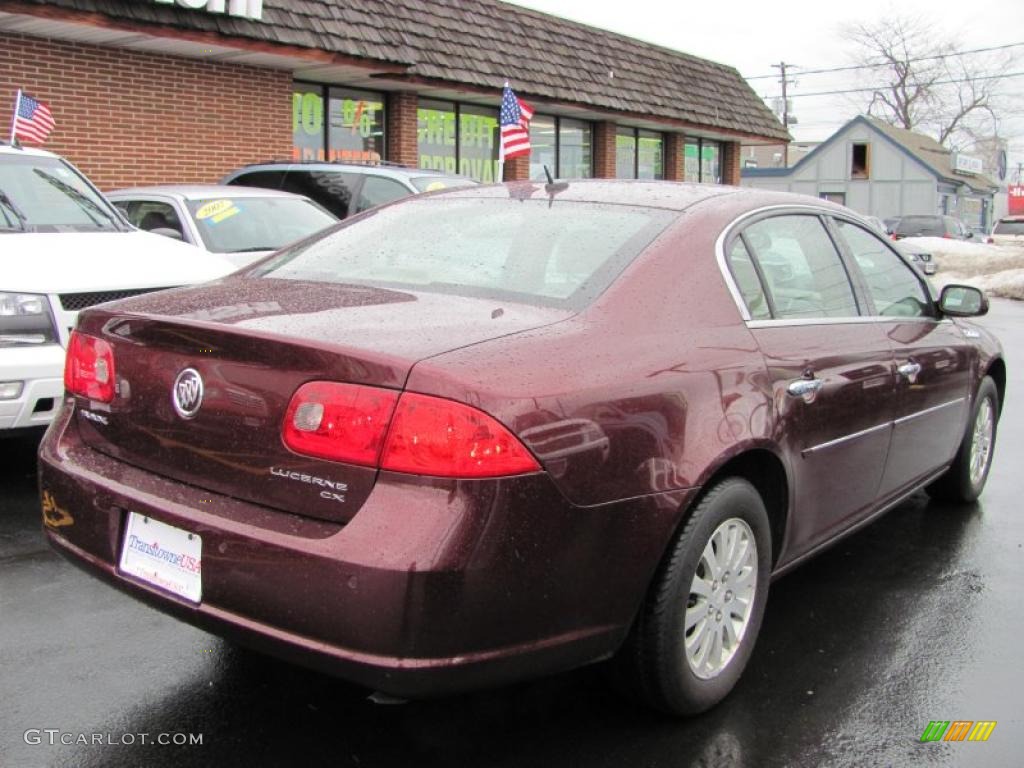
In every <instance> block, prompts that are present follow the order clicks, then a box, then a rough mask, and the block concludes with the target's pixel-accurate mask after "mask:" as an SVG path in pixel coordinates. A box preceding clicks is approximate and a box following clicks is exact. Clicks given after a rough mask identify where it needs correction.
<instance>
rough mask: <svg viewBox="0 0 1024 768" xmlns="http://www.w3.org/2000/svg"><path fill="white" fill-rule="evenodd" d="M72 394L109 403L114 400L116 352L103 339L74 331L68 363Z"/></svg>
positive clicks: (67, 379)
mask: <svg viewBox="0 0 1024 768" xmlns="http://www.w3.org/2000/svg"><path fill="white" fill-rule="evenodd" d="M64 387H65V388H66V389H67V391H68V392H71V393H73V394H75V395H81V396H82V397H87V398H89V399H90V400H99V401H100V402H101V403H109V402H111V401H112V400H113V399H114V350H113V349H112V348H111V346H110V345H109V344H108V343H107V342H105V341H104V340H103V339H97V338H96V337H95V336H88V335H86V334H84V333H78V332H77V331H72V332H71V339H70V341H68V354H67V358H66V359H65V362H64Z"/></svg>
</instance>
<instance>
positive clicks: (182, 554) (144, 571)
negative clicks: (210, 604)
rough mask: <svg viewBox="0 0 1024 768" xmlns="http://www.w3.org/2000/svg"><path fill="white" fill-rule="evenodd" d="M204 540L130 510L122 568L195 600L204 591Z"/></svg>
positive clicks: (123, 545) (122, 552)
mask: <svg viewBox="0 0 1024 768" xmlns="http://www.w3.org/2000/svg"><path fill="white" fill-rule="evenodd" d="M202 564H203V540H202V539H201V538H200V537H199V535H198V534H195V533H189V532H188V531H183V530H182V529H181V528H175V527H174V526H173V525H167V523H161V522H160V521H159V520H154V519H153V518H152V517H146V516H145V515H140V514H138V513H136V512H129V513H128V525H127V527H126V528H125V532H124V543H123V544H122V546H121V571H122V573H126V574H128V575H129V576H134V577H135V578H137V579H141V580H142V581H145V582H147V583H149V584H152V585H154V586H156V587H160V588H161V589H165V590H167V591H168V592H172V593H174V594H175V595H178V596H179V597H183V598H185V599H186V600H191V601H192V602H193V603H198V602H199V600H200V598H201V597H202V594H203V579H202Z"/></svg>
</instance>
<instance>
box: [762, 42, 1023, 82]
mask: <svg viewBox="0 0 1024 768" xmlns="http://www.w3.org/2000/svg"><path fill="white" fill-rule="evenodd" d="M1022 45H1024V43H1007V44H1006V45H994V46H992V47H990V48H973V49H971V50H969V51H952V52H950V53H940V54H936V55H934V56H920V57H918V58H914V59H907V63H913V62H918V61H929V60H931V59H947V58H951V57H953V56H966V55H967V54H971V53H987V52H989V51H1003V50H1006V49H1007V48H1018V47H1020V46H1022ZM888 65H889V62H887V61H880V62H878V63H877V64H855V65H851V66H846V67H828V68H826V69H802V70H800V74H801V75H821V74H825V73H827V72H852V71H854V70H858V69H878V68H879V67H885V66H888ZM772 66H773V67H776V66H777V65H776V64H773V65H772ZM769 77H777V75H775V74H771V75H754V76H753V77H745V78H743V79H744V80H766V79H768V78H769Z"/></svg>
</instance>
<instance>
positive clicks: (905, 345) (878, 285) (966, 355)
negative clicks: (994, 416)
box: [833, 218, 971, 496]
mask: <svg viewBox="0 0 1024 768" xmlns="http://www.w3.org/2000/svg"><path fill="white" fill-rule="evenodd" d="M833 225H834V228H835V231H836V233H837V239H838V241H839V242H840V243H841V244H842V245H843V247H844V248H845V249H846V250H847V252H848V253H849V255H850V257H851V260H852V263H853V264H854V265H855V266H854V269H855V270H857V272H858V273H859V278H860V279H861V280H862V282H863V285H864V289H865V292H866V294H867V299H868V300H867V304H868V306H867V309H866V311H867V312H868V313H869V314H870V315H871V316H872V317H873V318H874V319H875V321H876V324H877V326H878V327H879V328H881V329H882V331H883V332H884V333H885V335H886V337H887V339H888V341H889V344H890V345H891V347H892V350H893V354H894V357H895V363H896V371H897V374H898V375H897V379H896V392H897V397H896V412H895V419H894V421H895V424H894V428H893V438H892V447H891V448H890V451H889V459H888V462H887V465H886V469H885V475H884V479H883V481H882V487H881V489H880V493H881V495H883V496H889V495H893V494H899V493H900V492H901V491H903V490H905V489H907V488H908V487H910V486H912V485H914V484H915V483H918V482H920V481H921V480H922V479H924V478H926V477H927V476H928V475H929V474H931V473H934V472H935V471H936V470H938V469H941V468H942V467H944V466H945V465H946V464H948V463H949V461H950V460H952V458H953V456H954V454H955V453H956V450H957V447H958V445H959V443H960V438H961V436H962V435H963V430H964V427H965V425H966V419H967V408H968V399H969V392H968V388H969V386H970V360H971V357H970V354H971V346H970V345H969V344H968V342H967V340H966V339H964V337H963V335H962V334H961V333H960V329H959V328H958V327H957V326H956V325H955V324H954V323H953V321H952V320H949V319H948V318H940V317H939V315H938V312H937V310H936V308H935V303H934V301H933V300H932V298H931V293H930V291H929V290H928V288H927V286H926V285H925V283H924V281H923V280H922V278H921V276H920V275H919V274H918V273H917V271H916V270H915V269H914V268H913V267H912V266H910V265H909V264H907V263H906V261H905V260H904V259H903V258H901V257H900V256H899V255H898V254H897V253H896V252H895V251H894V250H893V249H892V248H890V247H889V245H888V243H886V242H885V241H884V240H882V239H881V238H879V237H876V236H875V235H874V233H872V232H870V231H869V230H867V229H865V228H863V227H861V226H860V225H858V224H856V223H854V222H852V221H846V220H843V219H838V218H837V219H834V220H833Z"/></svg>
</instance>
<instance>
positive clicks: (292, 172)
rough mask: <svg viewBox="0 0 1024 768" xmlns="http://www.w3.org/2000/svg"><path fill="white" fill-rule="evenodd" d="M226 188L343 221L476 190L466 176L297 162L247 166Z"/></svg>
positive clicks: (227, 178)
mask: <svg viewBox="0 0 1024 768" xmlns="http://www.w3.org/2000/svg"><path fill="white" fill-rule="evenodd" d="M221 183H223V184H231V185H239V186H246V187H261V188H264V189H283V190H286V191H288V192H294V193H296V194H299V195H305V196H306V197H309V198H311V199H313V200H315V201H316V202H318V203H319V204H320V205H322V206H323V207H324V208H326V209H327V210H329V211H330V212H331V213H333V214H334V215H335V216H337V217H338V218H339V219H344V218H346V217H347V216H351V215H353V214H356V213H360V212H362V211H365V210H366V209H368V208H372V207H373V206H375V205H382V204H384V203H389V202H391V201H392V200H400V199H401V198H403V197H408V196H409V195H415V194H418V193H420V192H433V191H435V190H441V189H451V188H453V187H469V186H474V185H475V184H476V182H475V181H473V180H472V179H468V178H466V177H465V176H452V175H450V174H444V173H440V172H438V171H432V170H428V169H422V168H406V167H404V166H388V165H357V164H352V163H292V162H270V163H259V164H256V165H247V166H245V167H244V168H240V169H238V170H237V171H233V172H232V173H229V174H228V175H227V176H225V177H224V178H223V180H222V182H221Z"/></svg>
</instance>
